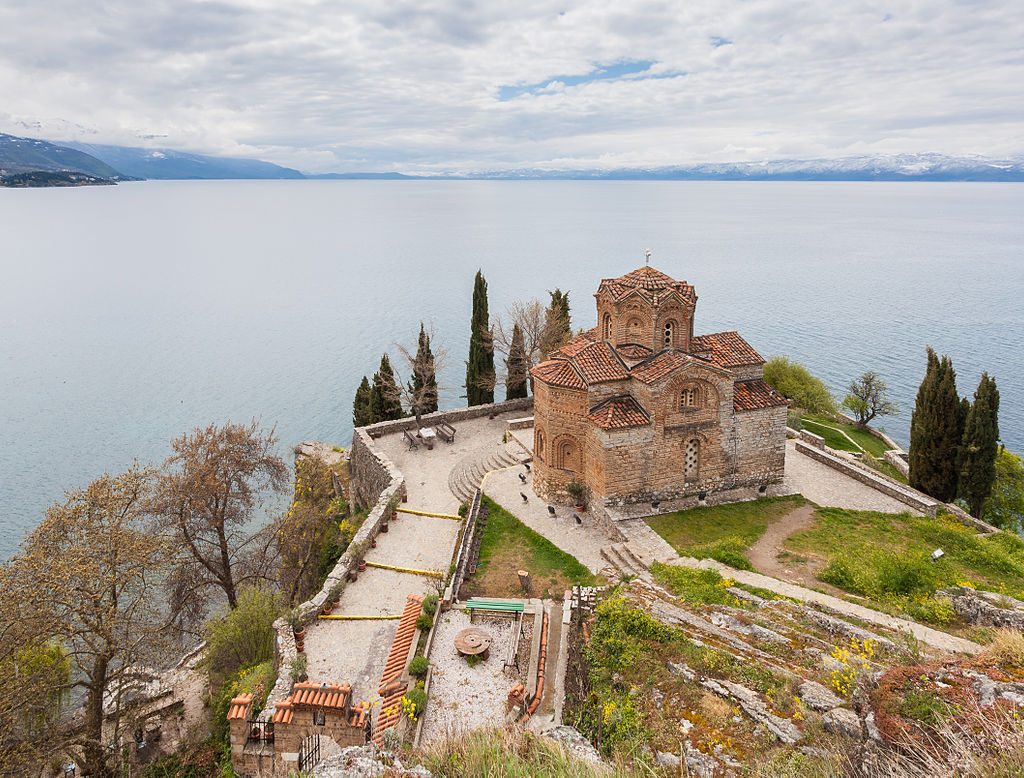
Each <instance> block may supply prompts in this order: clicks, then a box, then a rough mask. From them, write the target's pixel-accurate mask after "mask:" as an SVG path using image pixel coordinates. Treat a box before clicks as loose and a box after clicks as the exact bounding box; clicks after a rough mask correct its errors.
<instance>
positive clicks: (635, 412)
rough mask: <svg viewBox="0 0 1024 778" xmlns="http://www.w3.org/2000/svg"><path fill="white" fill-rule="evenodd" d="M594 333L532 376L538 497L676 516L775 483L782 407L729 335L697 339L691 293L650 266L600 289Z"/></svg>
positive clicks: (782, 450)
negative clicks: (661, 509) (667, 505)
mask: <svg viewBox="0 0 1024 778" xmlns="http://www.w3.org/2000/svg"><path fill="white" fill-rule="evenodd" d="M594 296H595V297H596V298H597V321H598V325H597V327H595V328H594V329H593V330H590V331H589V332H585V333H583V334H581V335H578V336H576V337H575V338H574V339H573V340H572V341H570V342H569V343H568V344H567V345H566V346H564V347H563V348H561V349H560V350H559V351H557V352H556V353H555V354H553V355H552V356H551V357H550V358H549V359H547V360H546V361H544V362H542V363H540V364H539V365H537V366H536V367H534V368H533V370H532V374H533V379H534V381H533V386H534V466H533V473H534V478H533V483H534V489H535V490H536V491H537V493H538V494H539V495H541V496H542V497H544V498H545V499H548V500H550V501H558V502H567V501H570V498H569V496H568V493H567V491H566V487H567V486H568V485H569V483H570V482H572V481H578V482H580V483H582V484H584V485H585V487H586V489H587V491H588V493H589V500H590V503H591V504H592V505H596V506H601V505H603V506H608V507H613V506H624V505H630V504H634V503H643V502H659V501H666V502H671V503H672V504H673V505H676V506H682V505H688V504H698V503H703V502H706V501H707V502H725V501H728V500H737V499H745V498H750V497H755V496H757V495H759V494H762V495H763V494H766V493H768V492H769V490H770V488H771V487H772V485H774V484H778V483H780V482H781V481H782V476H783V470H784V466H785V455H786V409H787V401H786V399H785V398H784V397H782V395H780V394H779V393H778V392H776V391H775V390H773V389H772V388H771V387H770V386H768V384H766V383H765V382H764V379H763V366H764V359H763V358H762V357H761V356H760V355H759V354H758V353H757V352H756V351H755V350H754V349H753V348H752V347H751V346H750V344H749V343H747V342H746V341H745V340H744V339H743V338H742V337H740V335H739V334H738V333H736V332H717V333H714V334H711V335H694V334H693V320H694V311H695V309H696V306H697V294H696V292H695V291H694V288H693V287H692V286H691V285H690V284H688V283H686V282H685V281H676V280H674V279H672V278H670V277H669V276H667V275H665V274H664V273H662V272H659V271H658V270H655V269H654V268H651V267H642V268H639V269H637V270H634V271H633V272H632V273H628V274H626V275H624V276H622V277H621V278H611V279H604V280H603V281H601V285H600V286H599V287H598V289H597V293H596V294H595V295H594Z"/></svg>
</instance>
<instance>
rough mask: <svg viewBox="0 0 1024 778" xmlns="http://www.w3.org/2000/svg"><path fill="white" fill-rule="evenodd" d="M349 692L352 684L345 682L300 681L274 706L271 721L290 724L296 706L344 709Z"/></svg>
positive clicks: (350, 692) (347, 701) (347, 702)
mask: <svg viewBox="0 0 1024 778" xmlns="http://www.w3.org/2000/svg"><path fill="white" fill-rule="evenodd" d="M351 694H352V686H351V685H350V684H347V683H343V684H336V683H316V682H314V681H302V682H300V683H297V684H295V685H294V686H292V693H291V694H289V695H288V697H287V698H286V699H285V700H283V701H282V702H279V703H277V705H275V706H274V716H273V718H271V721H272V722H273V723H275V724H290V723H291V721H292V718H293V717H294V714H295V708H297V707H307V708H325V709H331V710H345V708H346V707H347V706H348V704H349V697H350V696H351Z"/></svg>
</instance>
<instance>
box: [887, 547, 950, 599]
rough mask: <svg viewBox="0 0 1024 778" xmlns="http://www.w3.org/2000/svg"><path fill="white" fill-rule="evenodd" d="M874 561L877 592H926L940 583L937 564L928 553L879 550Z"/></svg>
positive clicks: (932, 589) (909, 593) (908, 593)
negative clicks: (893, 552)
mask: <svg viewBox="0 0 1024 778" xmlns="http://www.w3.org/2000/svg"><path fill="white" fill-rule="evenodd" d="M872 562H873V567H874V570H875V586H874V589H875V591H874V592H873V593H875V594H883V595H884V594H903V595H912V594H926V593H930V592H933V591H935V588H936V586H938V584H939V581H938V576H937V575H936V567H935V564H934V563H933V562H932V561H931V559H930V558H929V557H928V556H927V555H926V554H921V553H913V552H904V553H902V554H891V553H888V552H879V553H878V554H876V555H875V556H874V559H873V560H872Z"/></svg>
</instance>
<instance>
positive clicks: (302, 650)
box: [295, 640, 306, 654]
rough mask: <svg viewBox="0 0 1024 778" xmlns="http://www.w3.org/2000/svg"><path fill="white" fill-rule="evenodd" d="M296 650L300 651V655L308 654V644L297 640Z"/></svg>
mask: <svg viewBox="0 0 1024 778" xmlns="http://www.w3.org/2000/svg"><path fill="white" fill-rule="evenodd" d="M295 650H296V651H298V652H299V653H300V654H304V653H306V643H305V641H302V640H296V641H295Z"/></svg>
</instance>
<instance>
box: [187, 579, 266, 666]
mask: <svg viewBox="0 0 1024 778" xmlns="http://www.w3.org/2000/svg"><path fill="white" fill-rule="evenodd" d="M280 613H281V601H280V598H279V597H278V596H277V595H276V594H274V593H273V592H271V591H269V590H267V589H260V588H258V587H247V588H245V589H242V590H241V592H240V593H239V596H238V605H237V607H235V608H234V609H232V610H230V611H228V612H227V613H225V614H224V615H222V616H220V617H218V618H215V619H212V620H211V621H210V622H209V623H208V624H207V625H206V630H205V632H206V641H207V646H206V660H205V661H206V665H207V668H208V669H209V672H210V675H211V677H212V678H213V680H214V683H215V685H216V684H217V683H218V682H219V680H220V679H224V678H227V677H228V676H230V675H232V674H233V673H235V672H237V671H238V670H240V669H242V668H244V667H252V666H253V665H257V664H259V663H261V662H265V661H268V660H271V659H273V658H274V640H275V637H276V635H275V632H274V627H273V624H274V620H275V619H276V618H277V617H278V615H279V614H280Z"/></svg>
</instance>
